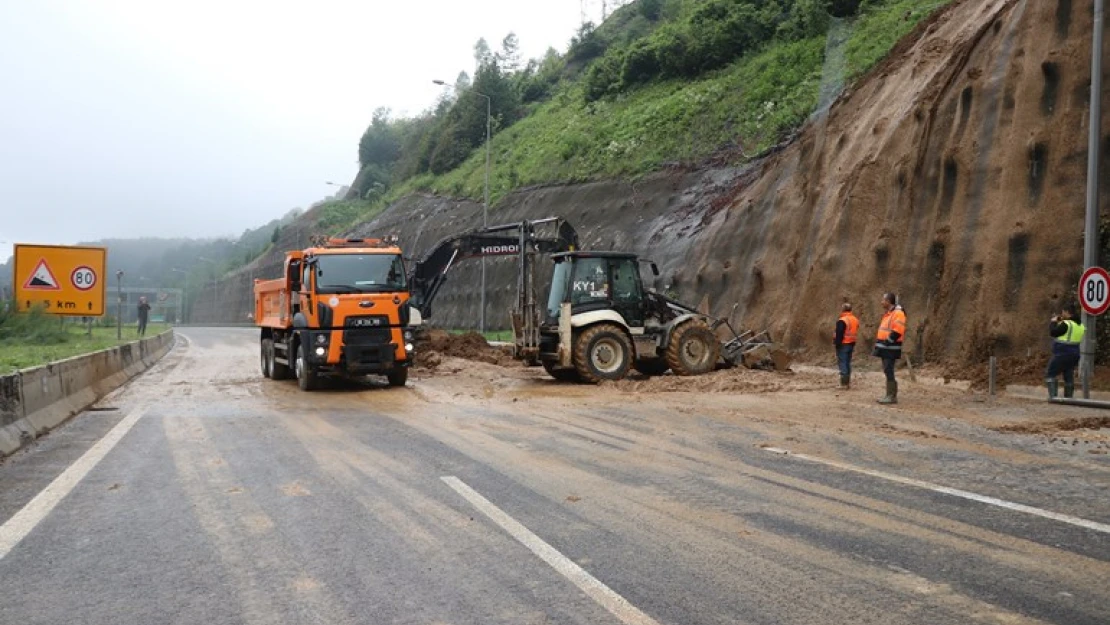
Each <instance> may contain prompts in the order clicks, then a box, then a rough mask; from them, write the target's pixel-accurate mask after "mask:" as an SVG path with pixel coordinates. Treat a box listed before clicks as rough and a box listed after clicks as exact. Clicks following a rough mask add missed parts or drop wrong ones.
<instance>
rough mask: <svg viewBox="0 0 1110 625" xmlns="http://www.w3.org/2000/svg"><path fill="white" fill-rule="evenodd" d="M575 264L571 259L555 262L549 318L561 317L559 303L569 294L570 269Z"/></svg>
mask: <svg viewBox="0 0 1110 625" xmlns="http://www.w3.org/2000/svg"><path fill="white" fill-rule="evenodd" d="M573 266H574V263H572V262H571V261H569V260H564V261H562V262H557V263H555V273H553V274H552V275H551V291H550V293H548V296H547V318H548V319H551V320H557V319H558V318H559V305H560V304H562V303H563V297H564V296H565V295H566V294H567V281H568V280H569V279H570V269H571V267H573Z"/></svg>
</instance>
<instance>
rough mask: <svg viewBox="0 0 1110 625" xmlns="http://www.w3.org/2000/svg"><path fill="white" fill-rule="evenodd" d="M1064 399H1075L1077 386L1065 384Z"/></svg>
mask: <svg viewBox="0 0 1110 625" xmlns="http://www.w3.org/2000/svg"><path fill="white" fill-rule="evenodd" d="M1064 397H1067V398H1068V399H1071V398H1072V397H1075V385H1074V384H1068V383H1067V382H1064Z"/></svg>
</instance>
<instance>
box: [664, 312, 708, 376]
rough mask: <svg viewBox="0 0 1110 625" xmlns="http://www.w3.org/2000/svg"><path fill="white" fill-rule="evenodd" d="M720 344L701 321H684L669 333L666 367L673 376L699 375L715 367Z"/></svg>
mask: <svg viewBox="0 0 1110 625" xmlns="http://www.w3.org/2000/svg"><path fill="white" fill-rule="evenodd" d="M720 357H721V342H720V341H718V340H717V335H715V334H713V332H712V330H710V329H709V327H708V326H706V325H705V324H704V323H702V322H701V321H697V320H693V319H691V320H690V321H686V322H684V323H682V324H681V325H680V326H678V327H677V328H675V329H674V331H673V332H671V340H670V343H669V344H668V345H667V353H666V361H667V366H669V367H670V368H671V371H674V374H675V375H701V374H703V373H709V372H710V371H713V370H714V369H715V368H716V367H717V360H718V359H719V358H720Z"/></svg>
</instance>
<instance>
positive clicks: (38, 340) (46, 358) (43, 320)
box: [0, 308, 169, 375]
mask: <svg viewBox="0 0 1110 625" xmlns="http://www.w3.org/2000/svg"><path fill="white" fill-rule="evenodd" d="M7 310H10V308H9V309H7ZM168 328H169V326H166V325H163V324H150V325H149V326H147V336H148V337H150V336H156V335H158V334H161V333H162V332H165V331H166V330H167V329H168ZM87 332H88V330H87V328H86V327H85V326H83V325H80V324H78V323H74V322H73V321H72V320H65V321H63V320H62V319H60V318H58V317H54V316H51V315H45V314H42V313H41V312H31V313H21V314H15V313H11V312H5V310H4V309H0V375H2V374H6V373H11V372H12V371H16V370H18V369H26V368H28V367H35V366H38V365H44V364H46V363H48V362H54V361H57V360H63V359H66V358H71V357H73V356H80V355H82V354H89V353H92V352H95V351H100V350H102V349H107V348H109V347H115V346H116V345H122V344H124V343H130V342H131V341H135V340H137V339H138V337H137V336H135V326H134V325H133V324H132V325H129V326H127V327H124V328H123V340H116V328H115V327H114V326H113V327H104V326H95V327H93V333H92V337H91V338H90V337H89V336H88V334H87Z"/></svg>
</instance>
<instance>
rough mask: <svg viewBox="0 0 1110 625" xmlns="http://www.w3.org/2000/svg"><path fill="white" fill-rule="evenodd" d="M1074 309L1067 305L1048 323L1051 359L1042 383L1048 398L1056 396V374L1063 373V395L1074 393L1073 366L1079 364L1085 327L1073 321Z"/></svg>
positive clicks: (1068, 395)
mask: <svg viewBox="0 0 1110 625" xmlns="http://www.w3.org/2000/svg"><path fill="white" fill-rule="evenodd" d="M1074 317H1075V311H1074V310H1073V309H1072V308H1070V307H1068V308H1064V309H1063V310H1062V311H1060V314H1058V315H1056V316H1055V317H1053V318H1052V321H1050V322H1049V324H1048V334H1049V336H1051V337H1053V338H1055V339H1056V340H1054V341H1053V342H1052V359H1051V360H1049V361H1048V369H1047V370H1046V371H1045V373H1044V385H1045V386H1046V387H1047V388H1048V398H1049V399H1052V398H1054V397H1056V376H1058V375H1060V374H1061V373H1062V374H1064V397H1072V396H1074V395H1075V368H1076V366H1078V365H1079V344H1080V343H1081V342H1082V341H1083V334H1084V333H1085V332H1086V328H1084V327H1083V324H1081V323H1077V322H1076V321H1074Z"/></svg>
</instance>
